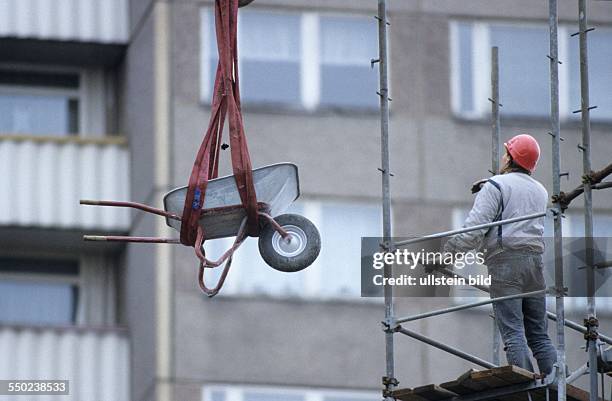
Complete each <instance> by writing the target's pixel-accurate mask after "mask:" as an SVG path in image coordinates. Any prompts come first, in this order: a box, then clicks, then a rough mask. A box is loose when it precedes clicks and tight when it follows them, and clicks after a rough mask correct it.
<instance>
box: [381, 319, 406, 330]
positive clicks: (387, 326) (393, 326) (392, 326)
mask: <svg viewBox="0 0 612 401" xmlns="http://www.w3.org/2000/svg"><path fill="white" fill-rule="evenodd" d="M380 323H382V326H383V331H384V332H385V333H397V332H398V331H400V330H401V329H402V325H401V324H397V321H396V320H395V319H394V318H388V319H385V320H383V321H382V322H380Z"/></svg>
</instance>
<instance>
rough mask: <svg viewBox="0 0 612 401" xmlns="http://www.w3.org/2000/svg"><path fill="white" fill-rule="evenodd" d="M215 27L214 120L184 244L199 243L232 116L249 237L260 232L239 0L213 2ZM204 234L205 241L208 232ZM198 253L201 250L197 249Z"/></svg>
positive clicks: (195, 176) (197, 172) (193, 181)
mask: <svg viewBox="0 0 612 401" xmlns="http://www.w3.org/2000/svg"><path fill="white" fill-rule="evenodd" d="M215 25H216V33H217V47H218V49H219V65H218V66H217V74H216V77H215V87H214V93H213V99H212V106H211V116H210V122H209V123H208V129H207V131H206V135H205V136H204V140H203V141H202V144H201V145H200V150H199V151H198V155H197V157H196V160H195V162H194V164H193V169H192V171H191V176H190V177H189V187H188V190H187V197H186V198H185V206H184V208H183V214H182V218H181V243H182V244H184V245H187V246H194V245H195V244H196V239H198V220H199V219H200V213H201V211H202V208H203V207H204V197H205V194H206V186H207V184H208V180H210V179H213V178H216V177H217V176H218V173H219V150H220V148H221V137H222V135H223V126H224V123H225V117H226V115H228V120H229V135H230V148H231V156H232V169H233V172H234V177H235V180H236V186H237V188H238V192H239V194H240V200H241V202H242V206H243V207H244V208H245V209H246V211H247V226H246V233H247V234H248V235H250V236H257V235H258V234H259V224H258V215H257V196H256V194H255V186H254V185H253V171H252V168H251V160H250V158H249V150H248V148H247V142H246V137H245V134H244V127H243V125H242V112H241V108H240V91H239V86H238V46H237V27H238V0H216V1H215ZM200 231H201V233H200V235H203V236H204V238H205V237H206V232H205V229H204V230H202V229H200ZM196 251H197V250H196Z"/></svg>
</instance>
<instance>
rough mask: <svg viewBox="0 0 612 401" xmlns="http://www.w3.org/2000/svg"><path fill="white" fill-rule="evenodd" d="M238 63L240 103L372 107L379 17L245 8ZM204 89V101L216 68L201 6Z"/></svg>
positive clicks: (209, 19) (210, 29)
mask: <svg viewBox="0 0 612 401" xmlns="http://www.w3.org/2000/svg"><path fill="white" fill-rule="evenodd" d="M239 18H240V22H239V27H238V31H239V32H238V41H239V56H240V58H239V63H240V65H239V71H240V82H241V96H242V100H243V102H244V103H245V104H259V105H275V106H278V105H280V106H283V107H286V108H301V109H307V110H314V109H316V108H353V109H369V108H375V107H376V106H377V105H378V97H377V96H376V90H377V87H378V84H377V83H378V74H377V71H376V70H372V69H371V68H370V59H372V58H375V57H376V55H377V54H378V47H377V39H376V38H377V36H376V35H377V33H376V32H377V31H376V23H375V21H374V20H370V19H369V18H367V17H362V16H333V15H319V14H316V13H310V12H304V13H291V12H268V11H258V10H244V11H241V12H240V13H239ZM201 23H202V25H201V27H202V28H201V35H202V41H201V43H202V49H201V57H202V58H201V74H200V79H201V96H202V101H203V102H206V103H209V102H210V98H211V96H212V88H213V85H214V79H215V73H216V68H217V60H218V56H217V46H216V38H215V33H214V17H213V14H212V11H211V9H210V8H204V9H202V13H201Z"/></svg>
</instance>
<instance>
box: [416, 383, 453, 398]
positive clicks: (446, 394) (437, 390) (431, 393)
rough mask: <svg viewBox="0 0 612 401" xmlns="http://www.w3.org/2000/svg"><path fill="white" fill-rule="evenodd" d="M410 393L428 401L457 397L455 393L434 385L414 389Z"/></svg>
mask: <svg viewBox="0 0 612 401" xmlns="http://www.w3.org/2000/svg"><path fill="white" fill-rule="evenodd" d="M412 392H413V394H416V395H418V396H420V397H422V398H424V399H426V400H429V401H440V400H445V399H447V398H451V397H455V396H457V393H455V392H453V391H449V390H446V389H444V388H442V387H440V386H437V385H435V384H430V385H427V386H421V387H416V388H415V389H414V390H412Z"/></svg>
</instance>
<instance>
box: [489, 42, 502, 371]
mask: <svg viewBox="0 0 612 401" xmlns="http://www.w3.org/2000/svg"><path fill="white" fill-rule="evenodd" d="M499 126H500V121H499V54H498V48H497V46H493V47H492V48H491V174H493V175H495V174H497V173H498V172H499ZM492 330H493V332H492V336H493V348H492V350H491V354H492V355H491V356H492V359H493V364H495V365H497V366H499V348H500V334H499V328H498V327H497V321H496V320H495V319H493V323H492Z"/></svg>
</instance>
